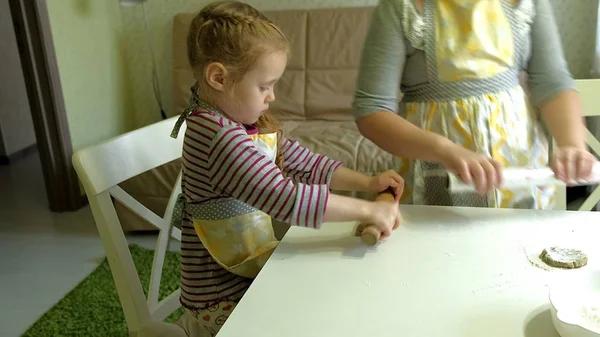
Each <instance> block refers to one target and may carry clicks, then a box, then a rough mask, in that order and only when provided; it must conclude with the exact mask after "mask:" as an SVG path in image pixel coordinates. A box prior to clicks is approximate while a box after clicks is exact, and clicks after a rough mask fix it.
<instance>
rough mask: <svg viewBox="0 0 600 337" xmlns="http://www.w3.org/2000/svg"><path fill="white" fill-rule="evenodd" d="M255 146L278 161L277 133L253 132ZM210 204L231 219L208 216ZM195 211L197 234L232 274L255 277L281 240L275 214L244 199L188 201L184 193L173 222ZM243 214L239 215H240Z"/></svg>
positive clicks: (193, 216)
mask: <svg viewBox="0 0 600 337" xmlns="http://www.w3.org/2000/svg"><path fill="white" fill-rule="evenodd" d="M249 137H250V138H251V139H252V141H253V143H254V144H255V146H256V147H257V148H258V150H259V151H261V152H263V154H264V155H265V156H267V158H269V159H270V160H272V161H275V157H276V155H277V133H264V134H260V133H257V134H251V135H249ZM206 207H213V208H214V207H216V208H219V210H220V212H219V213H220V214H223V213H227V214H233V216H231V217H227V218H220V219H214V218H207V217H205V216H203V214H206V213H207V212H206V211H205V210H203V208H206ZM184 208H185V210H186V211H187V212H189V213H191V215H192V218H193V224H194V228H195V230H196V234H197V235H198V238H199V239H200V241H202V244H203V245H204V247H205V248H206V249H207V250H208V252H209V253H210V254H211V256H212V257H213V259H214V260H215V261H216V262H217V263H218V264H219V265H221V267H223V268H225V269H226V270H228V271H229V272H231V273H234V274H237V275H240V276H243V277H248V278H254V277H256V275H258V273H259V272H260V270H261V269H262V267H263V266H264V265H265V263H266V262H267V260H268V259H269V257H270V256H271V254H272V253H273V251H274V250H275V248H276V247H277V244H278V243H279V241H278V240H277V239H276V238H275V233H274V231H273V226H272V222H271V217H270V216H269V215H268V214H265V213H263V212H261V211H259V210H257V209H255V208H253V207H251V206H249V205H247V204H245V203H242V202H241V201H238V200H235V199H226V200H224V201H217V202H216V203H215V204H212V205H211V204H209V205H204V204H199V205H196V204H186V203H185V198H184V197H183V195H180V196H179V200H178V202H177V204H176V206H175V210H174V216H173V222H176V221H180V220H178V219H181V218H182V214H183V213H182V212H183V209H184ZM238 213H239V214H238Z"/></svg>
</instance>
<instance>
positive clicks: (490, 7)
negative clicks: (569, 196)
mask: <svg viewBox="0 0 600 337" xmlns="http://www.w3.org/2000/svg"><path fill="white" fill-rule="evenodd" d="M411 1H412V0H405V6H404V10H405V11H406V13H404V14H403V16H404V17H411V18H412V20H405V21H406V22H407V23H410V22H414V23H415V24H414V25H413V27H412V30H411V29H409V30H408V31H414V30H418V33H413V34H412V35H411V37H412V39H409V40H410V42H411V45H413V47H414V48H416V49H421V50H423V51H424V54H425V58H426V63H427V76H428V83H427V84H425V85H423V89H422V90H423V92H421V93H419V95H420V96H419V97H412V98H411V97H407V99H405V100H403V101H402V102H401V104H400V114H401V115H403V116H404V117H405V118H406V119H407V120H408V121H410V122H411V123H413V124H415V125H417V126H419V127H421V128H423V129H425V130H428V131H432V132H435V133H438V134H441V135H443V136H445V137H447V138H449V139H450V140H452V141H453V142H455V143H457V144H461V145H462V146H464V147H465V148H468V149H471V150H473V151H476V152H478V153H481V154H484V155H486V156H489V157H492V158H494V159H496V160H498V161H500V162H501V163H502V164H503V165H504V166H505V167H528V168H539V167H545V166H547V165H548V136H547V134H546V133H545V131H544V130H543V128H542V126H541V123H540V122H539V116H538V114H537V112H536V111H535V110H534V109H532V108H531V106H530V105H529V102H528V100H527V98H526V95H525V92H524V90H523V88H521V86H520V85H519V83H518V71H519V69H518V68H519V64H520V63H521V62H522V59H523V57H524V56H523V55H525V50H526V49H527V48H528V46H527V45H526V44H524V43H522V42H523V36H525V34H528V33H529V29H530V27H529V25H530V23H531V21H532V18H533V15H534V14H533V13H534V9H533V3H532V1H531V0H519V1H515V0H435V1H434V0H424V7H425V11H424V13H423V14H419V13H416V12H415V10H414V7H412V6H410V5H407V4H410V2H411ZM417 23H418V24H417ZM405 28H406V27H405ZM484 88H485V89H484ZM485 90H487V91H485ZM400 162H401V165H400V169H399V172H400V173H401V174H402V175H403V176H404V178H405V180H406V186H405V193H404V195H403V196H402V202H403V203H414V204H434V205H456V206H480V207H500V208H534V209H549V208H552V207H553V205H554V199H555V195H554V193H555V190H554V188H553V187H551V186H547V187H537V186H535V187H530V188H529V187H528V188H520V189H511V190H508V189H501V190H497V191H496V192H495V193H493V194H491V195H489V196H480V195H477V194H475V193H457V194H450V193H449V191H448V190H447V186H446V185H447V178H445V177H443V176H442V175H441V174H442V173H443V168H442V167H441V166H440V165H439V164H437V163H427V162H422V161H418V160H417V161H413V160H408V159H406V158H400ZM439 172H442V173H439Z"/></svg>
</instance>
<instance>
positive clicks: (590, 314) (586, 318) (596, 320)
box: [580, 303, 600, 334]
mask: <svg viewBox="0 0 600 337" xmlns="http://www.w3.org/2000/svg"><path fill="white" fill-rule="evenodd" d="M580 325H581V326H583V327H584V328H586V329H588V330H591V331H593V332H595V333H598V334H600V303H597V304H596V305H588V306H584V307H583V308H582V310H581V323H580Z"/></svg>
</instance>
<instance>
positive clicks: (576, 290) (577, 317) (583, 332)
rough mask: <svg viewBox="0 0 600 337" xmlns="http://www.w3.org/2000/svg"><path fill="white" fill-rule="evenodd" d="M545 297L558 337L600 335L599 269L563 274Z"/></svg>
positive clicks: (599, 336) (591, 336) (595, 336)
mask: <svg viewBox="0 0 600 337" xmlns="http://www.w3.org/2000/svg"><path fill="white" fill-rule="evenodd" d="M549 297H550V305H551V312H552V323H553V324H554V327H555V328H556V331H558V333H559V334H560V335H561V337H600V270H592V271H573V273H565V274H564V277H561V278H560V279H559V280H557V281H556V282H555V283H554V284H552V286H551V287H550V292H549ZM586 317H588V318H586Z"/></svg>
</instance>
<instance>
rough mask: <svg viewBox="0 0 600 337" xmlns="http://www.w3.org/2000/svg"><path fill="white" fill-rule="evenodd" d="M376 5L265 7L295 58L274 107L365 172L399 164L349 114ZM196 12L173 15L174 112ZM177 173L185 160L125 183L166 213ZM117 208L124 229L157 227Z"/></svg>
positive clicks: (185, 87)
mask: <svg viewBox="0 0 600 337" xmlns="http://www.w3.org/2000/svg"><path fill="white" fill-rule="evenodd" d="M372 10H373V8H372V7H363V8H339V9H318V10H287V11H271V12H266V14H267V16H268V17H270V18H271V19H272V20H273V21H274V22H275V23H276V24H277V25H278V26H279V27H280V28H281V29H282V30H283V31H284V33H285V34H286V35H287V36H288V38H289V39H290V41H291V49H292V56H291V59H290V62H289V63H288V68H287V70H286V72H285V73H284V75H283V78H282V79H281V81H280V82H279V83H278V84H277V87H276V96H277V99H276V102H275V103H274V104H272V108H273V112H274V113H275V114H276V116H277V118H278V119H279V120H280V122H281V125H282V129H283V131H284V133H285V135H286V136H287V137H289V138H292V139H296V140H298V141H299V142H301V143H302V144H303V145H304V146H306V147H308V148H309V149H311V150H312V151H315V152H318V153H322V154H325V155H328V156H330V157H331V158H334V159H337V160H341V161H343V162H344V164H345V166H346V167H349V168H352V169H354V170H357V171H360V172H363V173H366V174H375V173H377V172H381V171H384V170H386V169H389V168H392V167H394V166H395V165H394V163H393V162H394V159H393V157H392V156H391V155H390V154H387V153H385V152H383V151H382V150H381V149H379V148H378V147H377V146H375V145H374V144H373V143H372V142H370V141H369V140H367V139H365V138H364V137H362V136H361V135H360V133H359V132H358V130H357V128H356V125H355V123H354V121H353V118H352V115H351V113H350V108H351V101H352V96H353V93H354V88H355V79H356V74H357V69H358V65H359V61H360V55H361V50H362V44H363V39H364V37H365V35H366V31H367V28H368V24H369V21H370V18H371V13H372ZM192 17H193V14H192V13H185V14H178V15H176V16H175V17H174V20H173V69H172V79H173V83H172V94H173V106H172V108H171V114H172V115H173V116H175V115H178V114H179V113H180V112H181V111H183V110H184V109H185V107H186V106H187V101H188V97H189V88H190V86H191V85H192V83H193V78H192V73H191V70H190V68H189V66H188V62H187V59H186V43H185V40H186V35H187V29H188V26H189V23H190V21H191V19H192ZM168 136H169V135H157V137H168ZM180 136H181V135H180ZM178 171H179V161H175V162H173V163H170V164H168V165H165V166H163V167H160V168H157V169H155V170H152V171H149V172H147V173H145V174H142V175H140V176H138V177H135V178H133V179H131V180H129V181H127V182H125V183H124V184H122V187H123V188H124V189H125V190H126V191H127V192H129V193H130V194H131V195H132V196H133V197H135V198H136V199H138V200H139V201H140V202H141V203H142V204H144V205H146V206H147V207H148V208H150V209H151V210H152V211H154V212H156V213H157V214H161V215H162V214H163V213H164V210H165V208H166V204H167V200H168V198H169V194H170V191H171V189H172V186H173V184H174V182H175V179H176V177H177V174H178ZM362 197H365V198H370V197H372V196H369V195H362ZM117 208H118V213H119V216H120V218H121V222H122V223H123V227H124V229H125V230H145V229H151V228H152V227H150V225H148V224H145V223H143V222H142V221H141V220H140V219H139V218H138V217H137V216H135V215H134V214H133V213H131V212H129V211H128V210H127V209H125V208H124V207H122V206H121V205H117Z"/></svg>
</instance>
